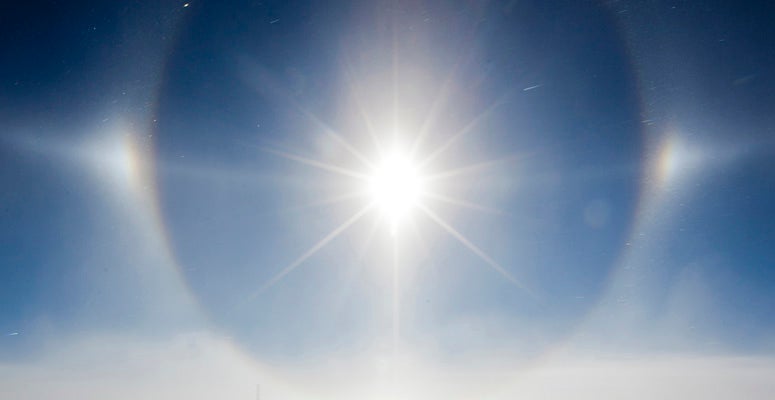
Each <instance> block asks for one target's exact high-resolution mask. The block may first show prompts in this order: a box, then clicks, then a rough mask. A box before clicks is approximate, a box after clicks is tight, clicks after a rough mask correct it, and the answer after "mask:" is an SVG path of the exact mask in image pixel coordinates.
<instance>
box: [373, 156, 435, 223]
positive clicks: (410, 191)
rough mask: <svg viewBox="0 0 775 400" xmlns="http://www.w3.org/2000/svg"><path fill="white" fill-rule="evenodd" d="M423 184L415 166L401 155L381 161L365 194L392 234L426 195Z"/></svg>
mask: <svg viewBox="0 0 775 400" xmlns="http://www.w3.org/2000/svg"><path fill="white" fill-rule="evenodd" d="M424 181H425V180H424V179H423V176H422V174H421V173H420V171H419V169H418V168H417V166H416V165H414V164H413V163H412V162H411V160H410V159H409V158H408V157H406V156H404V155H402V154H401V153H393V154H390V155H388V156H387V157H384V158H383V159H382V161H381V162H380V163H379V164H378V165H377V167H376V168H375V169H374V171H373V172H372V174H371V175H370V176H369V179H368V193H369V195H370V196H371V198H372V201H373V202H374V204H375V205H376V207H377V208H378V209H379V211H380V212H381V214H382V217H383V218H384V219H385V220H386V221H387V222H388V223H389V224H390V227H391V230H392V231H393V232H394V233H395V231H396V230H397V229H398V226H399V225H400V224H401V223H402V222H403V221H404V220H406V218H407V217H408V216H409V215H410V214H411V212H412V211H413V209H415V208H416V207H418V206H419V205H420V201H421V200H422V197H423V195H424V193H425V182H424Z"/></svg>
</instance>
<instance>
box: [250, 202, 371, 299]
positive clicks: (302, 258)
mask: <svg viewBox="0 0 775 400" xmlns="http://www.w3.org/2000/svg"><path fill="white" fill-rule="evenodd" d="M371 207H372V205H371V204H369V205H368V206H366V207H364V208H363V209H362V210H361V211H359V212H357V213H356V214H355V215H353V216H352V217H350V219H348V220H347V221H345V222H344V223H343V224H342V225H340V226H339V227H338V228H336V229H334V230H333V231H331V232H330V233H329V234H328V235H326V236H325V237H324V238H323V239H321V240H320V241H319V242H317V243H316V244H315V245H314V246H312V247H311V248H310V249H309V250H307V251H306V252H304V254H302V255H301V256H299V258H297V259H296V260H294V261H293V262H292V263H291V264H289V265H288V266H287V267H285V268H283V269H282V270H281V271H280V272H278V273H277V275H275V276H274V277H273V278H272V279H270V280H269V281H268V282H267V283H265V284H263V285H262V286H261V287H260V288H259V289H258V290H257V291H256V294H255V295H258V294H259V293H261V292H263V291H264V290H266V289H268V288H270V287H272V286H273V285H274V284H276V283H277V282H279V281H280V280H281V279H282V278H283V277H285V275H288V274H289V273H290V272H291V271H293V270H294V269H296V267H298V266H299V265H301V264H302V263H303V262H304V261H306V260H307V259H308V258H310V257H312V255H314V254H315V253H317V252H318V251H319V250H320V249H322V248H323V247H324V246H325V245H327V244H328V243H329V242H330V241H332V240H334V238H336V237H337V236H339V234H341V233H342V232H344V230H345V229H347V228H348V227H350V225H352V224H354V223H355V222H356V221H358V219H360V218H361V217H362V216H363V214H366V212H368V211H369V209H371ZM255 295H254V296H255Z"/></svg>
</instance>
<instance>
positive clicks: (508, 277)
mask: <svg viewBox="0 0 775 400" xmlns="http://www.w3.org/2000/svg"><path fill="white" fill-rule="evenodd" d="M420 209H421V210H423V211H424V212H425V213H426V214H427V215H428V216H429V217H430V218H431V219H432V220H433V221H434V222H436V223H437V224H439V226H441V227H442V228H444V230H446V231H447V232H448V233H449V234H450V235H452V237H454V238H455V239H457V240H458V241H459V242H460V243H462V244H463V245H464V246H466V247H467V248H468V250H471V252H473V253H474V254H476V255H477V256H479V258H481V259H482V260H484V262H486V263H487V264H488V265H489V266H490V267H492V268H493V269H494V270H495V271H496V272H498V273H499V274H501V275H503V277H504V278H506V280H508V281H509V282H511V283H513V284H514V285H515V286H517V287H519V288H520V289H522V290H524V291H526V292H528V293H530V294H531V295H532V293H531V292H530V290H529V289H528V288H527V287H525V285H524V284H522V282H520V281H519V280H518V279H517V278H515V277H514V276H513V275H511V274H510V273H509V272H508V271H506V270H505V269H504V268H503V267H501V266H500V264H498V263H497V262H495V260H493V259H492V258H490V257H489V256H488V255H487V254H485V253H484V251H482V250H481V249H479V248H478V247H476V245H474V244H473V243H471V241H469V240H468V239H466V237H465V236H463V234H461V233H460V232H458V231H456V230H455V228H453V227H451V226H450V225H449V224H447V223H446V222H444V221H443V220H442V219H441V218H440V217H439V216H437V215H436V214H435V213H434V212H433V211H431V210H429V209H428V208H427V207H425V206H420Z"/></svg>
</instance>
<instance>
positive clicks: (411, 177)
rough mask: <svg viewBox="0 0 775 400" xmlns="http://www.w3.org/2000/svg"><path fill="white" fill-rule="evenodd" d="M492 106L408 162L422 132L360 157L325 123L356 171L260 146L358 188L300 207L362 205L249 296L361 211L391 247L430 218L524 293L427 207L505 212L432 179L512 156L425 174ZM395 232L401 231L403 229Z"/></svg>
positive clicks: (475, 170) (462, 177)
mask: <svg viewBox="0 0 775 400" xmlns="http://www.w3.org/2000/svg"><path fill="white" fill-rule="evenodd" d="M496 106H497V104H496V105H491V106H490V107H488V108H487V109H486V110H485V111H483V112H482V113H480V114H479V115H477V116H476V117H475V118H474V119H473V120H472V121H470V122H469V123H467V124H466V125H465V126H464V127H463V128H462V129H461V130H459V131H457V132H454V133H453V134H452V135H450V136H449V137H448V138H447V139H446V140H445V141H444V142H443V143H441V144H439V145H438V146H437V147H435V148H434V149H432V150H431V151H430V152H428V154H427V155H425V157H424V158H419V160H418V161H416V162H413V158H414V157H417V156H418V154H416V153H417V152H418V149H419V148H420V147H421V145H420V141H422V140H426V139H425V137H426V136H427V135H426V134H423V135H417V136H416V138H415V140H414V141H413V142H411V143H410V145H409V146H403V147H402V146H393V148H392V149H391V150H390V151H387V150H386V149H384V148H379V149H378V153H379V155H378V156H377V157H374V158H373V159H371V158H369V157H367V156H366V155H365V154H366V152H364V151H362V150H359V149H358V148H357V147H356V146H355V145H354V144H352V143H351V142H349V141H348V140H347V139H346V138H345V136H343V135H342V134H339V133H337V132H335V131H333V130H331V129H330V128H328V127H326V129H325V134H326V137H328V138H330V139H331V140H332V141H334V142H336V143H337V144H339V145H341V146H343V148H344V149H345V150H346V151H347V153H349V154H351V155H353V156H354V157H355V158H357V159H358V160H359V163H360V164H362V165H363V166H364V167H365V168H363V169H361V170H359V169H356V168H352V167H347V166H344V165H340V164H337V163H331V162H326V161H324V160H318V159H314V158H310V157H305V156H301V155H297V154H294V153H290V152H287V151H280V150H275V149H268V148H264V149H263V150H265V151H266V152H269V153H271V154H273V155H276V156H279V157H281V158H283V159H285V160H289V161H293V162H295V163H297V164H301V165H304V166H307V167H310V168H312V169H314V170H318V171H322V172H326V173H330V174H333V175H336V176H337V177H339V178H340V179H347V180H350V181H354V182H355V184H356V185H357V187H358V188H359V189H356V190H354V191H352V192H347V193H341V194H340V195H338V196H334V197H333V198H331V199H327V200H323V201H315V202H312V203H310V204H307V205H305V206H304V208H310V207H315V206H323V205H337V204H338V203H343V202H345V201H351V200H353V199H356V198H361V199H363V200H364V203H365V206H363V207H362V208H360V209H359V210H358V211H357V212H355V213H353V214H352V215H351V216H350V217H349V218H347V219H346V220H345V221H344V222H342V223H341V224H340V225H338V226H337V227H335V228H334V229H332V230H331V231H330V232H329V233H328V234H326V235H325V236H324V237H322V238H321V239H320V240H319V241H318V242H317V243H315V244H314V245H313V246H311V247H310V248H309V249H308V250H307V251H305V252H304V253H303V254H301V255H300V256H299V257H297V258H296V259H295V260H294V261H292V262H291V263H290V264H288V265H287V266H285V267H284V268H282V269H280V270H279V271H278V272H276V273H275V275H274V276H273V277H272V278H271V279H269V280H268V281H267V282H265V283H264V284H263V285H261V287H260V289H259V290H258V291H257V292H256V293H255V294H259V293H261V292H263V291H265V290H267V289H269V288H270V287H272V286H274V285H276V284H277V283H278V282H280V281H281V280H282V279H283V278H284V277H285V276H286V275H288V274H289V273H291V272H292V271H294V270H295V269H296V268H298V267H299V266H301V265H302V264H303V263H304V262H306V261H307V260H309V259H310V258H311V257H312V256H314V255H315V254H316V253H317V252H318V251H320V250H321V249H323V248H324V247H325V246H327V245H328V244H330V243H331V242H332V241H334V240H335V239H336V238H337V237H339V236H340V235H342V234H343V233H344V232H346V231H347V230H348V229H350V228H351V227H352V226H354V225H356V223H358V222H359V221H360V220H361V219H362V218H363V217H364V216H365V215H367V214H369V213H375V212H376V213H377V217H378V218H379V219H380V220H381V221H382V223H383V225H386V226H387V227H388V228H389V230H390V231H391V233H392V236H393V237H394V239H393V242H394V243H393V244H392V246H393V247H396V246H397V242H398V238H397V237H396V236H397V235H398V234H399V230H406V229H407V228H413V230H414V234H415V235H419V232H418V228H417V224H418V218H423V219H424V220H427V221H430V222H432V223H433V224H435V225H436V226H437V227H438V228H440V229H441V231H443V232H446V233H447V234H448V235H449V236H451V237H452V238H454V239H455V240H456V241H457V242H458V243H460V244H461V245H462V246H463V247H465V248H466V249H467V250H469V251H470V252H471V253H472V254H474V255H475V256H477V257H478V258H479V259H480V260H481V261H482V263H483V264H484V265H485V266H487V267H489V268H490V269H491V270H492V271H494V272H496V273H497V274H499V275H500V276H501V277H502V278H503V279H505V280H506V281H508V282H509V283H511V284H513V285H514V286H516V287H518V288H519V289H521V290H524V291H526V292H528V293H530V290H528V289H527V287H526V286H525V285H524V284H523V283H522V281H521V280H520V279H518V278H517V277H516V276H515V275H514V273H513V272H511V271H510V269H509V268H506V267H503V266H502V265H501V264H499V263H498V262H497V261H495V259H494V258H493V257H492V256H490V255H488V254H487V253H486V252H485V251H484V250H482V249H481V248H480V247H479V246H477V245H476V244H475V243H474V241H473V240H471V239H470V238H468V237H467V236H466V235H465V234H463V233H462V232H460V231H459V230H457V229H455V228H453V226H452V224H451V223H450V222H449V221H447V220H446V219H445V218H444V217H442V216H441V215H439V213H438V212H436V211H435V210H433V209H432V205H431V204H429V203H431V202H440V203H444V204H447V205H451V206H453V207H455V208H456V209H458V210H459V212H463V211H470V212H475V213H484V214H490V215H506V213H505V212H503V211H501V210H498V209H495V208H492V207H488V206H486V205H482V204H478V203H476V202H472V201H469V200H466V199H462V198H457V197H454V196H451V195H449V194H446V193H444V192H443V190H440V189H441V188H442V186H443V185H439V184H433V183H438V182H443V181H445V180H452V179H454V180H456V181H458V183H460V181H462V183H465V181H466V180H467V179H472V178H471V177H470V176H468V175H476V174H481V173H482V170H485V169H486V168H487V167H489V166H492V165H494V164H497V163H500V162H503V161H504V160H512V159H514V157H507V158H505V159H503V158H501V159H489V160H484V161H481V162H477V163H474V164H471V165H463V166H453V167H450V168H447V169H443V170H436V171H433V172H432V173H429V172H426V170H427V167H428V166H429V165H431V163H432V162H433V161H434V160H436V159H438V158H440V156H441V155H442V153H444V152H445V151H447V150H448V149H450V148H452V147H453V146H454V145H455V142H456V141H457V140H458V139H459V138H460V137H462V136H465V135H469V134H470V133H471V132H472V131H474V127H475V125H476V124H477V123H478V121H480V120H481V119H482V118H485V117H486V114H488V113H490V112H492V109H493V108H495V107H496ZM358 109H359V110H361V112H360V115H361V116H362V117H363V118H366V114H365V113H364V112H362V107H360V106H359V108H358ZM433 110H434V112H438V111H437V110H436V109H435V107H434V108H433ZM314 121H315V122H316V124H322V123H321V122H320V121H319V120H318V119H317V118H315V119H314ZM428 125H429V123H425V124H424V125H423V129H424V131H427V130H428V129H429V128H428ZM367 126H369V127H373V126H374V124H373V123H371V122H368V123H367ZM369 136H371V137H372V142H373V143H374V144H376V145H378V146H380V147H381V143H386V142H388V141H389V140H394V141H395V140H396V138H397V137H398V135H396V134H395V133H394V134H393V136H394V137H393V138H387V139H385V138H381V139H380V138H379V137H377V136H376V135H375V134H374V133H373V132H370V133H369ZM401 148H408V149H410V150H409V151H407V152H402V151H401V150H400V149H401ZM376 228H377V225H376V223H375V225H374V226H373V227H372V230H371V232H370V234H369V235H368V241H369V242H370V241H371V238H372V236H373V233H374V231H375V230H376ZM400 233H401V234H404V233H405V232H400ZM362 245H363V246H364V247H365V246H366V245H368V243H363V244H362ZM393 253H394V256H395V257H397V254H398V250H397V248H394V251H393ZM394 263H398V261H397V260H394ZM393 268H394V269H395V268H398V265H394V266H393ZM396 279H397V278H396ZM395 285H398V283H397V282H396V283H395ZM395 290H397V288H395ZM396 312H397V311H396Z"/></svg>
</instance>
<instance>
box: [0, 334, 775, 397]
mask: <svg viewBox="0 0 775 400" xmlns="http://www.w3.org/2000/svg"><path fill="white" fill-rule="evenodd" d="M56 348H57V350H55V351H50V352H48V353H47V354H46V355H45V356H43V357H41V358H39V359H35V360H28V361H25V362H18V363H14V364H3V365H0V392H2V393H4V394H5V395H6V396H8V398H14V399H17V400H28V399H49V398H57V399H64V400H69V399H80V400H82V399H106V398H109V399H115V400H123V399H127V400H128V399H165V400H168V399H186V400H191V399H194V400H196V399H216V398H217V399H255V398H256V397H257V390H258V392H259V394H258V396H259V397H260V398H261V399H263V400H274V399H294V400H296V399H299V400H301V399H310V398H313V399H353V400H355V399H365V400H368V399H373V400H382V399H398V398H400V399H403V400H411V399H423V400H427V399H472V398H487V399H514V398H522V399H567V398H573V399H582V400H583V399H598V398H617V399H632V400H640V399H644V400H645V399H655V398H659V399H681V400H685V399H705V400H707V399H709V400H722V399H740V398H745V399H753V400H756V399H766V398H769V397H770V395H771V394H772V393H775V382H773V380H772V379H771V377H772V376H775V359H772V358H765V357H755V358H751V357H709V356H678V355H672V356H660V357H655V356H639V357H629V358H623V357H609V358H601V357H599V356H598V357H582V356H569V355H562V356H558V355H552V356H551V357H549V356H547V357H545V358H543V359H541V360H538V361H533V362H526V360H516V359H515V360H513V363H512V365H511V366H510V367H509V366H507V365H508V362H504V360H499V359H495V358H491V359H487V360H475V362H473V363H471V364H467V363H459V364H450V363H445V362H440V361H439V360H432V359H430V358H428V357H423V356H419V355H418V354H419V353H405V354H403V355H402V356H400V357H390V356H380V355H377V354H375V353H362V354H355V355H348V356H346V357H344V356H343V357H336V358H329V359H327V360H321V359H316V360H315V361H314V363H312V362H310V363H304V362H301V363H298V364H296V365H289V364H281V363H272V364H268V363H260V362H256V361H255V360H253V359H251V358H250V357H247V356H246V355H244V354H243V353H242V352H241V351H240V350H239V348H237V347H235V346H234V345H232V343H231V341H230V340H229V339H228V338H224V337H218V336H215V335H213V334H210V333H203V332H197V333H187V334H180V335H177V336H175V337H170V338H167V339H147V338H146V339H138V338H127V337H119V336H105V337H91V338H84V339H82V340H75V341H70V343H63V344H61V345H59V346H56ZM488 365H490V366H489V367H488Z"/></svg>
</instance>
